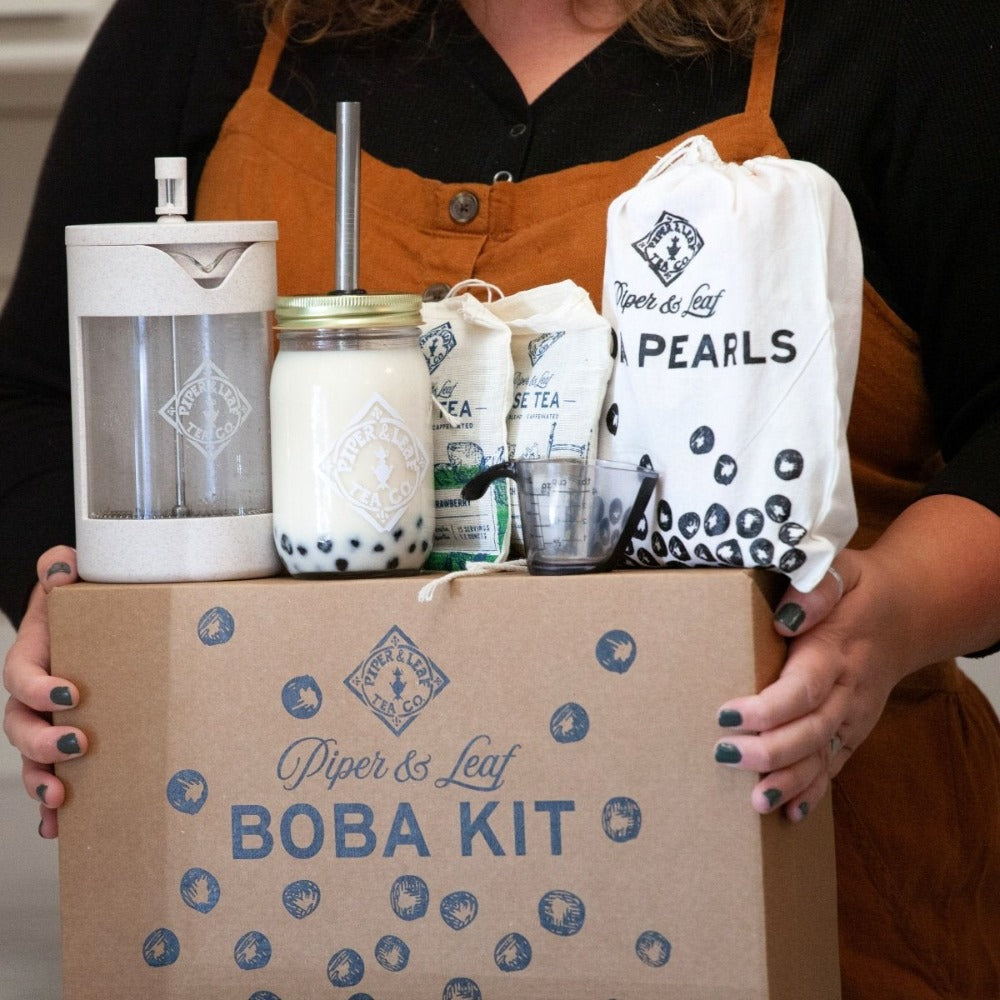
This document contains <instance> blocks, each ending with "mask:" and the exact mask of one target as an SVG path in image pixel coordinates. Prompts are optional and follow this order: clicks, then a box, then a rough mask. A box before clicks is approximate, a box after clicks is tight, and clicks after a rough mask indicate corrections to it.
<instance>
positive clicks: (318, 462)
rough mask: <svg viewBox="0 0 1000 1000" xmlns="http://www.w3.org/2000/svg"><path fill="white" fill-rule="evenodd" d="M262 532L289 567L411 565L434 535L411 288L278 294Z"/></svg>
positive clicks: (416, 304)
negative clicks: (269, 528) (269, 504)
mask: <svg viewBox="0 0 1000 1000" xmlns="http://www.w3.org/2000/svg"><path fill="white" fill-rule="evenodd" d="M276 316H277V327H278V354H277V357H276V359H275V363H274V368H273V371H272V374H271V475H272V491H273V508H274V540H275V545H276V546H277V548H278V552H279V554H280V556H281V558H282V560H283V561H284V563H285V566H286V567H287V568H288V571H289V572H290V573H291V574H293V575H295V576H341V575H365V576H369V575H373V574H381V573H400V572H416V571H418V570H419V569H420V568H421V567H422V566H423V564H424V561H425V560H426V558H427V556H428V554H429V553H430V550H431V545H432V543H433V540H434V473H433V467H432V462H433V454H434V449H433V444H432V438H431V408H432V405H433V401H432V395H431V387H430V375H429V373H428V369H427V363H426V361H425V360H424V356H423V353H422V351H421V350H420V346H419V342H418V337H419V329H418V326H417V324H418V323H419V322H420V297H419V296H418V295H403V294H393V295H365V294H344V295H330V296H293V297H287V298H280V299H279V300H278V303H277V309H276Z"/></svg>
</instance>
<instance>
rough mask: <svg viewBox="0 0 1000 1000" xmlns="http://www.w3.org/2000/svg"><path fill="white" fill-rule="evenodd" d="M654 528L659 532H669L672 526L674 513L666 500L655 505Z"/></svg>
mask: <svg viewBox="0 0 1000 1000" xmlns="http://www.w3.org/2000/svg"><path fill="white" fill-rule="evenodd" d="M656 526H657V527H658V528H659V529H660V531H669V530H670V529H671V528H672V527H673V526H674V512H673V510H671V508H670V504H669V503H667V501H666V500H661V501H660V502H659V503H658V504H657V505H656Z"/></svg>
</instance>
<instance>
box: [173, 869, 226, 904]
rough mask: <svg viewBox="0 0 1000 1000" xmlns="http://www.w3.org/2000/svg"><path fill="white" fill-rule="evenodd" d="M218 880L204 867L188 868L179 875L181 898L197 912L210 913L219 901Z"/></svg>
mask: <svg viewBox="0 0 1000 1000" xmlns="http://www.w3.org/2000/svg"><path fill="white" fill-rule="evenodd" d="M220 894H221V890H220V889H219V880H218V879H217V878H216V877H215V876H214V875H213V874H212V873H211V872H209V871H205V869H204V868H189V869H188V870H187V871H186V872H185V873H184V874H183V875H182V876H181V899H183V900H184V903H185V905H186V906H190V907H191V909H192V910H197V911H198V912H199V913H210V912H211V911H212V910H214V909H215V904H216V903H218V902H219V896H220Z"/></svg>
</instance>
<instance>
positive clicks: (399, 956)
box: [375, 934, 410, 972]
mask: <svg viewBox="0 0 1000 1000" xmlns="http://www.w3.org/2000/svg"><path fill="white" fill-rule="evenodd" d="M375 961H376V962H378V964H379V965H381V966H382V968H383V969H385V970H386V972H402V971H403V969H405V968H406V967H407V965H409V964H410V948H409V945H407V943H406V942H405V941H403V940H401V939H400V938H398V937H396V935H395V934H386V935H385V936H384V937H381V938H379V940H378V943H377V944H376V945H375Z"/></svg>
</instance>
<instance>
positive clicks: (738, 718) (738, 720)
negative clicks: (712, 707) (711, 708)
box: [719, 708, 743, 729]
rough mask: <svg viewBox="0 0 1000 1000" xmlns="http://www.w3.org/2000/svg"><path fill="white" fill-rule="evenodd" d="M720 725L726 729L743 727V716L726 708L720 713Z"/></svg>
mask: <svg viewBox="0 0 1000 1000" xmlns="http://www.w3.org/2000/svg"><path fill="white" fill-rule="evenodd" d="M719 725H720V726H723V727H725V728H726V729H732V728H733V727H734V726H742V725H743V716H742V715H741V714H740V713H739V712H737V711H735V710H734V709H732V708H724V709H723V710H722V711H721V712H719Z"/></svg>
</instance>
